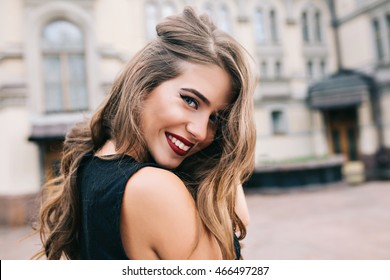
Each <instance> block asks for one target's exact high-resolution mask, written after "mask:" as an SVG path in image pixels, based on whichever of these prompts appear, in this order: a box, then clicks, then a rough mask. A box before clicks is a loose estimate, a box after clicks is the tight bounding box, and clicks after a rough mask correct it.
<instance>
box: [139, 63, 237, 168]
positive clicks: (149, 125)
mask: <svg viewBox="0 0 390 280" xmlns="http://www.w3.org/2000/svg"><path fill="white" fill-rule="evenodd" d="M181 66H182V67H183V68H182V69H184V70H183V71H182V74H181V75H179V76H178V77H176V78H174V79H171V80H168V81H165V82H164V83H162V84H160V85H159V86H158V87H156V88H155V89H154V90H152V91H151V92H150V93H149V95H148V97H147V98H146V100H145V102H144V110H143V113H142V129H143V133H144V139H145V142H146V144H147V147H148V150H149V152H150V154H151V155H152V157H153V159H154V160H155V161H156V162H157V163H158V164H159V165H161V166H163V167H166V168H171V169H172V168H176V167H178V166H179V165H180V163H181V162H182V161H183V160H184V159H185V158H186V157H188V156H190V155H193V154H195V153H196V152H198V151H200V150H203V149H204V148H206V147H207V146H209V145H210V144H211V143H212V142H213V139H214V136H215V133H216V130H217V126H218V115H219V114H220V113H221V111H223V110H224V109H226V108H227V106H228V105H229V104H230V103H231V102H232V98H233V96H232V93H231V79H230V76H229V75H228V73H227V72H226V71H225V70H223V69H222V68H220V67H218V66H216V65H201V64H192V63H188V62H183V63H182V65H181Z"/></svg>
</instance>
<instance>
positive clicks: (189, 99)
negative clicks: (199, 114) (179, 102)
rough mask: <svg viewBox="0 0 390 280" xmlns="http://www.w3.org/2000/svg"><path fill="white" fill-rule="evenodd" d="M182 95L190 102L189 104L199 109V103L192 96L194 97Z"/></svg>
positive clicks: (186, 101)
mask: <svg viewBox="0 0 390 280" xmlns="http://www.w3.org/2000/svg"><path fill="white" fill-rule="evenodd" d="M180 96H181V98H182V99H183V100H184V102H185V103H187V104H188V106H190V107H192V108H194V109H198V107H199V103H198V101H197V100H196V99H195V98H192V97H190V96H186V95H180Z"/></svg>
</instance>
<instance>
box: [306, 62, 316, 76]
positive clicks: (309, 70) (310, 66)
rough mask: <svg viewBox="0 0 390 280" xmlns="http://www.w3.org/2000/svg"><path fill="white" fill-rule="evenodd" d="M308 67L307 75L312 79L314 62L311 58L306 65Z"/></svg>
mask: <svg viewBox="0 0 390 280" xmlns="http://www.w3.org/2000/svg"><path fill="white" fill-rule="evenodd" d="M306 68H307V70H306V71H307V77H308V78H309V79H312V78H313V77H314V71H313V62H312V61H311V60H309V61H308V62H307V65H306Z"/></svg>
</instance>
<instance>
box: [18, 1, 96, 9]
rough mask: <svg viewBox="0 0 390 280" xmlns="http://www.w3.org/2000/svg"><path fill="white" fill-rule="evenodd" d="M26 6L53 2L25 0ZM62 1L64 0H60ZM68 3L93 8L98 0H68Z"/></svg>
mask: <svg viewBox="0 0 390 280" xmlns="http://www.w3.org/2000/svg"><path fill="white" fill-rule="evenodd" d="M23 2H24V4H25V5H26V7H29V8H35V7H37V6H40V5H43V4H46V3H49V2H53V1H52V0H23ZM58 2H62V1H58ZM66 2H68V3H73V4H75V5H79V6H81V7H83V8H85V9H88V10H92V9H93V6H94V4H95V2H96V0H67V1H66Z"/></svg>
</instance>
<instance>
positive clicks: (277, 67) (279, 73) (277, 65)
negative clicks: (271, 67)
mask: <svg viewBox="0 0 390 280" xmlns="http://www.w3.org/2000/svg"><path fill="white" fill-rule="evenodd" d="M281 77H282V64H281V63H280V61H276V62H275V78H277V79H279V78H281Z"/></svg>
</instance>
